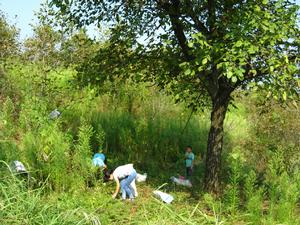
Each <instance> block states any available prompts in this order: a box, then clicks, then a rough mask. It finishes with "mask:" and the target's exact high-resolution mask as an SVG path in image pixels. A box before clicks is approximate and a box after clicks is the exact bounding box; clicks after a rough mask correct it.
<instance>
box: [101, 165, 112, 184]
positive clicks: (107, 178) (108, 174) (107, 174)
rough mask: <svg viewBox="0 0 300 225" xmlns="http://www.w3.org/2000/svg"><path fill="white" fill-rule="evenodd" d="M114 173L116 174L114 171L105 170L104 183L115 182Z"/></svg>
mask: <svg viewBox="0 0 300 225" xmlns="http://www.w3.org/2000/svg"><path fill="white" fill-rule="evenodd" d="M113 172H114V170H113V169H110V170H109V169H107V168H105V169H104V170H103V173H104V176H103V180H104V182H108V181H110V180H113V174H112V173H113Z"/></svg>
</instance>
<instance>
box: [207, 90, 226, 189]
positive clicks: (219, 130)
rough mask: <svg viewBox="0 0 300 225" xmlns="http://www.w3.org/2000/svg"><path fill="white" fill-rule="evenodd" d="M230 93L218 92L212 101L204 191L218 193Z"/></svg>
mask: <svg viewBox="0 0 300 225" xmlns="http://www.w3.org/2000/svg"><path fill="white" fill-rule="evenodd" d="M230 93H231V92H229V93H224V92H219V93H218V94H217V95H216V96H215V97H214V99H212V101H213V107H212V111H211V126H210V131H209V135H208V145H207V153H206V166H205V177H204V189H205V190H206V191H207V192H210V193H218V191H219V187H220V172H221V156H222V147H223V136H224V129H223V126H224V120H225V116H226V112H227V107H228V104H229V101H230Z"/></svg>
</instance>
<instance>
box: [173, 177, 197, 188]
mask: <svg viewBox="0 0 300 225" xmlns="http://www.w3.org/2000/svg"><path fill="white" fill-rule="evenodd" d="M171 180H172V181H173V182H174V183H175V184H179V185H182V186H186V187H192V183H191V181H190V180H188V179H182V178H176V177H171Z"/></svg>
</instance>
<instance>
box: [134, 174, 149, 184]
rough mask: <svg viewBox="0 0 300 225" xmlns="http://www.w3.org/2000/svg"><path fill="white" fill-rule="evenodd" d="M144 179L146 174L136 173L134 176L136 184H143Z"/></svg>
mask: <svg viewBox="0 0 300 225" xmlns="http://www.w3.org/2000/svg"><path fill="white" fill-rule="evenodd" d="M146 179H147V173H144V174H140V173H137V175H136V181H137V182H145V181H146Z"/></svg>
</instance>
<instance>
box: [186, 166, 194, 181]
mask: <svg viewBox="0 0 300 225" xmlns="http://www.w3.org/2000/svg"><path fill="white" fill-rule="evenodd" d="M192 174H193V169H192V167H186V177H187V178H189V177H191V176H192Z"/></svg>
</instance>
